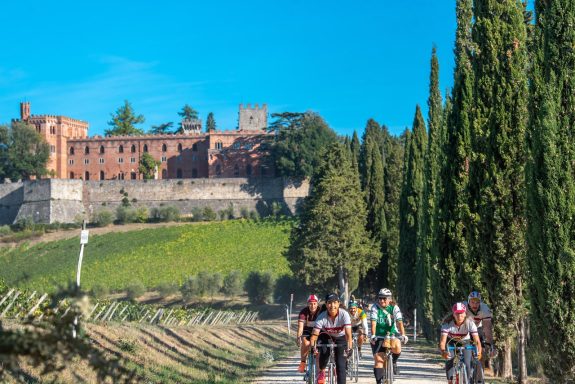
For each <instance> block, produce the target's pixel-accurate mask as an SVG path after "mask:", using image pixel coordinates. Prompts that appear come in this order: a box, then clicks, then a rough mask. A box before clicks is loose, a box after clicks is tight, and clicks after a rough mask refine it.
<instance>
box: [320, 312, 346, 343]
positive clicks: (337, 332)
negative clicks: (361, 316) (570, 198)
mask: <svg viewBox="0 0 575 384" xmlns="http://www.w3.org/2000/svg"><path fill="white" fill-rule="evenodd" d="M345 328H351V318H350V316H349V313H347V311H346V310H345V309H341V308H339V309H338V312H337V315H336V316H335V320H334V321H331V320H330V318H329V316H328V311H325V312H322V313H320V314H319V316H318V317H317V319H316V321H315V326H314V330H316V329H317V330H319V331H324V332H325V333H327V334H328V335H330V336H332V337H341V336H345Z"/></svg>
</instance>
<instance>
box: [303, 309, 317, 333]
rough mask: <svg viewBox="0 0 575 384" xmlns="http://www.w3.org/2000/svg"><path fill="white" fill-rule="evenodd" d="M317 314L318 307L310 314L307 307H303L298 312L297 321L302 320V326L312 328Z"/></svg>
mask: <svg viewBox="0 0 575 384" xmlns="http://www.w3.org/2000/svg"><path fill="white" fill-rule="evenodd" d="M318 315H319V308H318V309H316V311H315V312H314V313H313V314H312V313H311V312H310V310H309V307H305V308H304V309H302V310H301V311H300V313H299V317H298V321H303V326H304V327H305V328H313V327H314V325H315V320H316V319H317V317H318Z"/></svg>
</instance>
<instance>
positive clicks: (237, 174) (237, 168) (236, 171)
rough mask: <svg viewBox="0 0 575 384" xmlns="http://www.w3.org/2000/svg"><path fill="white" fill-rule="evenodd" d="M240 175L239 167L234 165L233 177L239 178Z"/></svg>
mask: <svg viewBox="0 0 575 384" xmlns="http://www.w3.org/2000/svg"><path fill="white" fill-rule="evenodd" d="M239 175H240V167H239V165H237V164H236V165H234V176H239Z"/></svg>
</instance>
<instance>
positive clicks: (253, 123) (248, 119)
mask: <svg viewBox="0 0 575 384" xmlns="http://www.w3.org/2000/svg"><path fill="white" fill-rule="evenodd" d="M267 127H268V106H267V104H263V105H262V106H261V107H259V106H258V105H257V104H256V105H255V106H254V107H253V108H252V107H251V106H250V104H247V105H246V106H245V107H244V106H243V105H242V104H240V119H239V126H238V130H240V131H265V130H266V128H267Z"/></svg>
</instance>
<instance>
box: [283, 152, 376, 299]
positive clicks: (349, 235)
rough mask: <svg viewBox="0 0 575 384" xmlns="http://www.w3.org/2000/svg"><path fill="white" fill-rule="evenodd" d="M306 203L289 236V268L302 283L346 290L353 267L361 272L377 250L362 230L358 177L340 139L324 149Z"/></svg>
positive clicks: (363, 217)
mask: <svg viewBox="0 0 575 384" xmlns="http://www.w3.org/2000/svg"><path fill="white" fill-rule="evenodd" d="M304 204H305V206H304V210H303V213H302V216H301V223H300V225H299V226H297V227H294V228H293V230H292V233H291V235H290V240H291V244H290V247H289V249H288V252H287V253H286V256H287V257H288V259H289V261H290V267H291V269H292V271H293V272H294V275H295V276H296V277H297V278H299V279H302V281H304V282H305V284H306V285H309V286H312V287H322V289H324V290H325V289H329V287H335V286H336V285H339V288H340V290H341V293H345V294H348V293H349V291H348V288H349V286H348V283H349V277H350V275H351V274H352V273H353V271H357V272H358V273H359V275H360V276H363V275H365V273H366V272H367V270H369V269H370V268H371V266H372V265H374V264H376V263H377V262H378V261H379V257H380V255H379V252H378V247H376V246H374V244H373V241H372V240H371V238H370V235H369V233H368V232H367V231H366V229H365V225H366V208H365V201H364V199H363V198H362V193H361V188H360V183H359V177H358V174H357V172H356V171H355V170H354V168H353V167H352V164H351V159H350V156H349V152H348V150H347V149H346V148H345V146H344V145H343V144H339V143H335V144H332V145H331V146H330V147H329V148H328V151H327V152H326V157H325V161H324V162H323V164H322V166H321V167H320V168H319V170H318V172H317V174H316V177H315V179H314V181H313V190H312V192H311V194H310V196H308V197H307V198H306V202H305V203H304ZM336 279H338V280H336Z"/></svg>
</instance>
